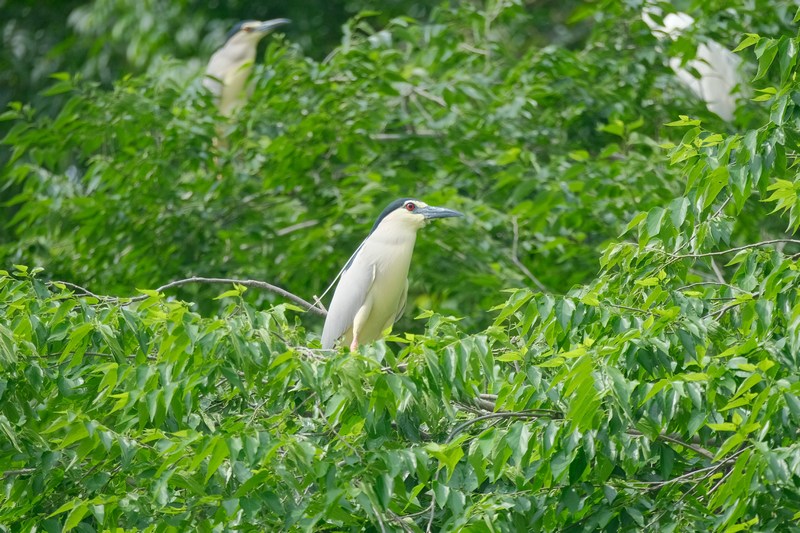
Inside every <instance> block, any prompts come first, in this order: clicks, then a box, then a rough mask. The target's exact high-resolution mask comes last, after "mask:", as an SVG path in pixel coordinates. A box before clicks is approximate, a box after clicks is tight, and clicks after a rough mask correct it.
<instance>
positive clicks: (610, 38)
mask: <svg viewBox="0 0 800 533" xmlns="http://www.w3.org/2000/svg"><path fill="white" fill-rule="evenodd" d="M598 9H599V13H601V14H602V17H601V18H600V21H599V22H598V23H597V25H596V28H595V30H594V33H593V34H592V36H591V38H590V39H589V40H588V41H587V44H586V46H585V48H584V49H582V50H579V51H573V50H568V49H565V48H559V47H546V48H530V49H529V41H528V40H525V39H519V38H518V37H517V36H518V35H526V33H525V32H524V31H522V29H524V28H525V27H526V26H528V25H529V24H530V23H531V17H532V15H531V14H529V13H527V12H526V11H524V10H523V9H522V7H521V6H519V5H516V4H514V3H504V2H499V3H497V4H493V5H490V6H489V8H487V9H486V10H481V9H477V8H475V7H471V6H468V5H467V6H462V7H460V8H459V9H450V8H442V9H440V10H438V11H437V12H436V13H435V15H434V16H433V18H432V20H431V21H430V22H429V23H426V24H418V23H416V22H414V21H411V20H409V19H396V20H394V21H393V22H392V23H391V24H389V25H388V26H387V27H385V28H383V29H380V30H378V29H374V28H373V27H372V26H370V25H369V24H368V19H357V20H354V21H353V22H352V23H351V24H350V25H349V26H348V27H347V28H345V30H346V31H345V36H344V38H343V42H342V45H341V46H340V47H339V48H338V49H336V50H335V51H334V52H333V53H332V54H331V55H330V56H329V57H328V58H327V59H326V61H323V62H317V61H314V60H311V59H309V58H307V57H305V56H304V55H303V54H302V53H301V52H300V51H299V50H298V49H297V48H295V47H292V46H288V45H286V44H285V43H278V42H274V41H273V42H271V44H270V45H269V47H268V49H267V52H266V57H265V59H264V65H259V68H258V69H257V72H256V76H255V77H256V81H257V83H256V87H255V91H254V95H253V98H252V101H251V104H250V105H249V106H248V107H247V108H246V109H244V110H243V112H242V113H241V114H240V115H239V116H238V117H237V119H236V121H234V122H233V123H231V124H227V125H225V126H223V127H222V129H223V130H225V135H224V136H225V139H224V142H221V143H219V144H216V145H215V141H214V139H215V135H217V127H216V126H217V125H218V124H219V123H220V122H221V121H222V120H223V119H221V117H219V116H217V115H216V114H215V111H214V109H213V106H212V105H211V103H210V101H209V99H208V96H207V95H206V94H205V93H204V92H203V91H200V90H198V88H199V87H198V83H197V80H196V79H195V80H194V82H193V84H191V85H189V86H188V87H187V86H185V82H183V81H180V82H179V81H178V80H177V79H176V78H175V77H174V76H172V75H171V74H170V73H171V72H172V70H173V66H174V64H173V63H169V64H162V68H161V69H160V70H159V69H158V68H155V67H154V72H153V73H151V75H149V76H146V77H132V78H127V79H124V80H121V81H119V82H118V83H117V84H116V88H115V89H114V90H113V91H106V90H103V89H100V88H98V87H97V86H96V85H93V84H92V83H89V82H85V81H77V80H76V79H75V78H73V77H68V76H66V75H65V76H62V79H60V81H59V82H58V83H57V84H56V85H55V86H54V87H52V88H51V92H52V93H62V94H67V95H68V96H69V100H68V102H67V103H66V105H64V107H63V108H62V110H61V112H60V114H59V115H58V116H57V117H55V118H52V119H51V118H48V117H46V116H43V115H41V114H38V113H36V111H35V110H33V109H31V108H28V107H25V106H23V105H21V104H20V105H18V106H16V107H15V108H14V109H12V110H11V111H9V112H8V113H7V114H6V115H5V118H6V119H7V120H10V119H13V120H15V122H14V125H13V127H12V129H11V132H10V133H9V135H8V136H7V137H6V139H5V143H6V144H7V145H9V146H10V147H12V149H13V151H12V157H11V159H12V161H11V163H10V165H8V166H7V167H6V169H5V171H6V176H7V181H6V187H8V188H7V189H6V191H7V194H11V193H13V197H12V198H10V199H9V202H8V203H7V205H6V207H5V210H6V214H7V216H8V219H9V222H8V223H7V227H8V228H9V229H10V235H9V237H10V238H9V240H7V241H5V244H3V243H0V254H1V255H2V256H3V257H4V258H5V262H6V263H7V264H10V263H21V264H29V265H46V266H47V269H48V273H49V274H48V275H50V276H52V277H53V278H55V279H59V278H60V279H65V280H69V281H71V282H75V283H79V284H83V285H87V286H90V287H92V288H93V289H94V290H96V291H98V292H102V293H108V294H120V295H125V294H130V291H131V288H132V287H155V286H159V285H161V284H163V283H165V282H167V281H170V280H172V279H176V278H181V277H187V276H189V275H194V274H199V275H213V276H232V277H254V278H257V279H267V280H270V281H273V282H276V283H279V284H282V285H284V286H286V287H287V288H289V289H290V290H294V292H297V293H301V294H303V295H304V296H306V297H308V298H310V297H311V295H313V294H319V293H321V292H322V290H323V289H324V288H325V287H326V286H327V283H328V282H329V281H330V279H331V277H332V276H333V274H334V273H335V272H336V271H337V270H338V265H339V264H341V263H342V262H344V261H345V260H346V258H347V257H348V256H349V253H350V251H351V250H353V249H355V247H356V246H357V244H358V242H359V241H360V240H361V239H362V238H363V236H364V234H365V233H366V231H367V228H369V226H370V224H371V221H372V220H373V219H374V217H375V216H376V214H377V213H378V212H379V211H380V209H381V207H382V206H383V205H385V204H387V203H388V202H389V201H391V200H392V199H394V198H397V197H403V196H421V197H423V198H424V199H426V200H428V201H430V202H431V203H443V204H446V205H450V206H451V207H455V208H461V209H462V210H464V211H467V212H468V213H469V214H470V217H469V218H468V220H467V224H465V225H462V226H461V227H459V228H458V229H455V230H454V229H451V226H452V225H441V227H438V228H436V231H435V232H430V234H429V235H425V236H424V237H423V238H421V239H420V243H419V253H418V254H417V260H416V261H415V265H418V270H415V272H416V271H420V272H425V276H419V278H420V279H418V280H416V279H415V280H413V281H414V283H412V291H413V294H412V302H413V301H415V299H416V301H418V302H419V303H420V304H422V305H423V306H425V307H427V306H429V305H430V304H431V303H435V304H436V305H437V306H439V308H442V306H444V307H443V308H444V309H449V310H453V311H455V310H456V309H457V310H458V311H459V312H460V314H462V315H465V316H468V317H471V319H473V320H475V321H476V323H477V324H478V325H484V326H485V325H486V324H487V323H488V321H487V320H485V319H483V318H481V317H482V315H481V313H480V310H481V309H484V308H486V307H487V306H488V305H491V303H493V302H494V301H495V300H494V294H496V292H497V290H498V289H501V288H504V287H507V286H509V285H518V284H519V283H520V282H523V281H524V282H528V279H527V277H526V273H525V272H524V271H521V270H520V269H519V268H518V267H517V265H516V264H515V259H516V257H514V256H515V255H516V256H518V257H519V259H520V260H522V262H523V263H526V264H529V265H530V264H535V265H536V268H535V271H536V273H535V275H536V277H537V278H538V280H537V281H539V282H541V286H542V287H546V288H547V289H549V290H554V291H557V292H560V291H564V290H567V289H568V288H569V287H571V286H572V285H573V284H574V283H576V282H584V281H586V280H588V279H591V278H592V277H593V276H594V274H595V271H596V259H595V258H596V256H597V254H598V252H599V250H602V248H603V247H604V246H605V245H606V244H607V243H608V242H610V241H611V240H612V239H614V238H616V237H617V236H618V235H619V233H620V232H621V231H622V229H624V227H625V225H626V224H627V222H628V221H629V220H630V219H631V217H633V216H634V215H635V214H636V213H637V212H638V211H640V210H643V209H648V208H650V207H653V206H656V205H661V204H663V203H665V202H668V201H669V200H671V199H672V198H673V197H675V196H676V195H677V194H679V193H680V190H681V180H680V176H679V174H678V173H677V172H675V171H674V170H671V169H667V168H665V166H664V165H663V158H662V156H661V150H660V149H659V148H658V145H659V144H660V143H662V142H663V139H662V138H661V137H662V136H667V138H670V136H674V133H673V131H668V130H664V128H663V127H662V126H661V124H662V123H663V122H668V121H669V120H671V119H674V118H676V117H677V114H678V112H679V111H678V109H683V110H684V112H685V109H686V108H690V107H691V108H692V109H693V110H694V111H695V112H697V113H699V114H700V115H701V116H703V117H705V118H707V119H708V120H711V121H712V123H714V122H713V121H714V117H713V115H710V114H709V113H708V112H706V111H704V108H703V107H702V104H701V103H697V102H695V103H694V104H691V105H690V104H688V103H687V98H686V97H687V96H688V93H687V91H686V89H685V88H683V87H682V86H681V85H680V84H679V83H677V81H676V80H675V78H674V76H673V74H672V72H671V70H669V69H667V68H665V67H664V58H663V56H661V55H659V54H657V53H655V49H656V46H657V44H658V43H657V41H656V39H655V38H654V37H653V36H652V35H650V33H649V31H648V30H647V28H646V26H645V25H644V24H643V23H642V22H641V21H640V20H639V13H638V12H636V11H623V10H622V7H621V6H619V5H616V3H614V2H611V3H609V4H608V5H603V6H600V7H599V8H598ZM612 15H616V16H612ZM581 16H587V14H586V13H584V12H582V13H581ZM764 20H765V21H766V22H765V24H766V23H767V22H768V21H769V20H770V19H769V18H768V17H764ZM628 24H630V27H631V28H632V29H633V30H635V31H631V32H621V31H619V29H620V26H626V25H628ZM703 27H704V26H703V25H702V24H700V23H698V31H700V30H701V29H702V28H703ZM666 80H670V81H669V83H668V82H667V81H666ZM656 95H657V98H656ZM756 115H757V114H756ZM644 117H647V119H645V118H644ZM748 117H750V115H749V114H747V113H745V117H744V118H743V120H745V119H747V118H748ZM717 123H718V122H717ZM677 140H678V138H677V137H675V139H674V141H676V142H677ZM456 232H457V233H456ZM456 235H458V236H459V238H456ZM452 257H456V258H458V259H459V260H460V264H459V268H458V269H454V268H444V269H443V268H440V266H441V265H444V264H447V260H446V258H452ZM336 258H338V259H336ZM412 277H417V276H415V275H414V273H413V272H412ZM463 285H467V286H470V287H474V288H475V290H472V291H461V292H460V293H459V294H453V289H454V288H455V287H458V286H463ZM181 294H182V295H183V296H184V297H186V298H188V299H191V300H194V301H196V302H200V303H202V302H207V301H210V299H211V297H212V296H213V294H212V293H210V292H203V291H202V289H201V290H200V291H199V292H197V291H185V292H182V293H181Z"/></svg>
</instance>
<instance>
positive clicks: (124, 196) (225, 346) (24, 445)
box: [0, 1, 800, 532]
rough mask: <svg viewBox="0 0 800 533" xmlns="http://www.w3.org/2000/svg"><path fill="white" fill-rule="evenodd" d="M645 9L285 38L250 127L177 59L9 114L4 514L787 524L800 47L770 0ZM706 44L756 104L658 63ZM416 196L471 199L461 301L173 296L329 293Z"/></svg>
mask: <svg viewBox="0 0 800 533" xmlns="http://www.w3.org/2000/svg"><path fill="white" fill-rule="evenodd" d="M634 7H635V8H636V9H633V8H631V9H630V10H628V8H627V7H626V6H625V5H623V4H620V3H618V2H610V1H609V2H599V3H596V4H594V3H591V4H585V5H581V6H579V7H578V8H576V9H575V11H574V12H573V13H572V21H573V22H575V23H578V21H583V22H581V24H584V25H585V26H580V27H576V29H575V32H579V31H585V32H587V33H586V35H585V39H584V40H583V41H581V43H582V44H581V46H580V47H575V48H568V47H560V46H548V47H531V46H530V43H531V39H530V38H529V37H530V35H529V34H527V33H526V32H524V31H521V30H520V31H518V30H519V29H520V28H524V27H526V25H528V24H529V23H530V22H531V16H532V14H531V13H527V12H526V11H525V10H524V9H523V8H522V6H521V5H518V4H516V3H509V4H504V3H498V4H493V3H490V4H487V5H486V6H484V7H479V6H470V5H461V6H460V7H457V8H451V7H441V8H439V9H438V10H437V11H436V12H435V13H434V14H433V15H432V16H431V19H430V20H429V21H428V22H426V23H418V22H416V21H414V20H411V19H409V18H397V19H393V20H392V21H391V22H389V23H388V24H386V25H378V24H374V23H373V22H372V21H371V19H370V18H369V17H368V16H364V17H361V18H357V19H354V20H352V21H351V22H350V23H349V24H348V26H347V27H346V28H345V31H344V37H343V40H342V44H341V46H340V47H338V48H337V49H336V50H335V51H334V52H333V53H331V54H330V55H329V56H328V57H327V58H326V60H325V61H321V62H319V61H315V60H313V59H309V58H308V57H306V56H305V55H304V54H303V53H301V51H300V50H299V49H298V48H296V47H294V46H292V45H290V44H287V43H286V42H283V41H272V42H270V44H269V45H268V47H267V51H266V56H265V60H264V64H260V65H258V66H257V69H256V73H255V76H256V77H255V80H256V86H255V91H254V95H253V99H252V100H251V102H250V104H248V106H247V107H246V108H245V109H243V110H242V112H241V114H240V115H239V116H237V117H236V119H235V120H233V121H231V122H221V118H220V117H218V116H217V115H216V113H215V111H214V108H213V105H212V104H211V102H210V99H209V98H208V95H206V94H205V93H204V92H203V91H201V90H200V89H199V84H198V83H197V80H192V81H191V82H190V83H188V84H187V83H186V82H184V81H182V80H179V79H178V78H176V77H174V76H171V75H170V74H169V71H170V70H171V69H169V68H167V67H168V66H169V63H166V62H165V63H162V64H161V67H154V68H153V69H152V71H151V72H150V73H149V74H148V75H146V76H142V77H137V76H131V77H127V78H124V79H121V80H119V81H117V82H115V84H114V88H113V90H106V89H103V88H101V87H100V86H98V85H96V84H94V83H92V82H89V81H86V80H84V79H81V78H80V77H78V76H72V75H67V74H65V75H62V76H60V77H59V79H58V80H57V82H56V83H55V85H54V86H53V87H52V88H51V89H50V92H51V93H52V94H54V95H59V94H60V95H67V97H68V101H67V103H66V104H65V105H64V106H63V107H62V108H61V110H60V112H59V114H58V115H57V116H54V117H48V116H46V115H45V114H44V113H42V112H40V111H37V110H36V109H34V108H33V107H31V106H29V105H23V104H19V105H15V106H12V107H11V108H10V110H9V111H8V112H7V113H6V114H5V115H4V116H3V118H4V119H5V120H8V121H10V124H11V128H10V132H9V134H8V135H7V137H6V138H5V140H4V144H5V145H7V146H8V147H9V148H10V149H11V150H10V153H9V160H10V162H9V164H8V165H7V166H6V167H5V168H4V174H5V177H6V178H7V181H6V182H5V185H4V187H5V189H4V190H5V191H7V192H9V193H10V191H13V197H10V198H8V201H7V202H6V205H5V206H4V208H5V209H6V212H7V213H8V215H9V217H8V222H7V223H6V226H5V227H7V228H8V229H9V230H10V232H11V235H9V236H8V237H6V238H4V240H3V241H2V242H0V247H1V248H0V251H2V255H3V257H4V262H5V263H6V264H7V265H13V264H17V265H22V264H27V265H32V266H30V267H25V266H14V267H13V268H12V266H8V267H7V270H8V271H0V316H2V317H3V320H2V321H0V431H2V434H3V435H4V437H5V438H4V439H0V472H2V483H3V497H2V499H1V500H0V524H2V526H0V529H4V530H9V531H11V530H28V529H31V528H33V527H38V528H40V529H43V530H47V531H57V530H71V529H76V530H81V531H99V530H113V529H116V528H121V529H123V530H152V531H156V530H157V531H162V530H163V531H167V530H170V531H172V530H180V531H183V530H198V531H211V530H227V529H248V530H250V529H252V530H267V531H272V530H308V531H311V530H324V529H328V530H364V529H366V530H381V531H388V530H392V531H400V530H402V531H461V530H464V531H561V530H570V531H595V530H609V531H619V530H624V531H628V530H642V531H727V532H734V531H743V530H760V531H787V530H792V528H796V525H795V524H796V522H797V518H798V517H800V499H799V498H798V494H800V485H798V480H800V461H798V459H797V458H798V457H800V450H798V444H797V434H798V431H800V380H798V376H800V359H798V354H800V299H799V298H800V292H799V291H798V288H800V274H799V273H798V264H797V259H798V257H800V239H794V238H793V234H794V232H795V231H796V230H797V228H798V227H800V207H798V202H800V195H798V191H799V190H800V185H798V179H797V171H796V170H797V153H798V141H800V135H799V134H798V132H800V126H799V125H800V122H799V119H800V99H798V98H797V94H798V85H797V80H796V78H797V60H798V51H797V44H798V38H797V37H796V36H794V35H789V33H788V32H787V30H786V25H787V23H788V20H787V8H786V6H773V5H771V4H769V5H767V4H764V5H761V4H760V3H759V4H757V3H753V5H750V4H748V5H747V6H736V11H735V14H736V15H737V16H736V17H731V16H730V13H729V12H715V11H713V10H712V9H711V8H710V7H707V6H706V7H697V8H696V10H694V11H692V16H694V17H695V19H696V21H697V22H696V24H695V26H693V29H692V33H691V35H689V36H686V37H685V38H684V37H682V38H681V39H678V40H677V41H675V43H673V44H670V45H665V44H664V43H662V42H659V41H657V40H656V39H655V38H654V37H653V36H652V35H650V33H649V31H648V30H647V28H646V26H645V25H644V24H643V23H642V22H641V20H640V11H639V9H640V6H634ZM793 15H794V13H789V14H788V16H789V17H791V16H793ZM590 23H591V24H590ZM711 37H713V38H714V39H716V40H718V41H719V42H723V43H726V44H727V45H728V46H729V47H730V48H735V47H736V46H737V45H738V50H739V53H741V54H743V57H744V58H745V59H746V60H748V61H750V62H751V63H752V68H751V72H750V79H751V80H752V85H753V89H754V95H755V96H754V98H753V101H752V102H748V103H743V105H742V106H741V108H740V109H739V111H738V113H737V119H736V123H735V124H731V125H725V124H722V123H721V122H720V121H719V119H718V118H716V117H715V116H713V115H711V114H710V113H709V112H708V111H706V110H705V109H704V108H703V107H702V102H697V101H695V100H692V95H691V94H690V93H688V91H687V90H686V89H685V88H683V87H682V86H681V85H680V84H679V83H678V82H677V81H676V80H675V78H674V76H673V74H672V72H671V70H670V69H669V68H668V66H667V61H666V60H665V56H664V54H673V55H678V56H682V57H684V59H688V58H691V54H692V52H691V48H692V47H691V46H690V45H691V44H692V43H695V42H697V41H702V40H705V39H708V38H711ZM573 42H574V41H573ZM664 48H668V49H664ZM159 68H163V69H164V70H159ZM173 72H174V71H173ZM409 191H412V193H413V194H417V195H419V196H421V197H423V198H424V199H426V200H428V201H430V202H432V203H437V204H443V205H448V206H451V207H455V208H458V209H461V210H463V211H467V212H468V213H469V216H468V217H467V218H466V220H465V221H459V222H453V221H451V223H445V224H439V225H437V226H436V227H433V228H429V229H427V230H424V232H422V233H421V234H420V238H419V242H418V249H417V252H416V255H415V260H414V265H413V266H412V283H411V287H412V293H411V295H410V296H411V298H410V300H409V307H410V308H412V309H415V311H418V310H419V309H430V308H433V309H435V310H436V312H433V311H424V312H423V313H422V314H421V316H419V317H418V318H417V319H415V320H413V321H412V319H411V318H410V316H409V317H407V318H406V319H405V320H404V321H402V322H401V323H400V324H398V326H397V327H396V328H395V335H396V336H394V337H390V338H389V339H387V341H380V342H378V343H375V344H373V345H370V346H366V347H363V348H361V349H360V351H359V352H358V353H349V352H346V351H337V352H324V351H322V350H319V349H318V346H319V343H318V340H317V339H318V337H317V333H316V332H317V331H318V330H319V322H318V321H317V320H316V319H313V318H306V317H305V316H304V315H303V314H301V313H300V311H301V310H300V309H298V308H296V307H294V306H292V305H288V304H279V302H280V299H279V298H278V297H276V296H274V295H272V294H267V293H264V292H259V291H257V290H255V289H252V288H248V289H246V290H245V287H244V286H242V285H235V286H233V287H224V288H220V287H219V286H212V285H203V284H193V285H186V286H184V287H182V288H181V289H180V292H178V293H177V298H173V297H172V296H171V295H170V296H167V295H165V294H163V293H160V292H157V291H154V290H151V289H152V288H153V287H157V286H160V285H162V284H164V283H166V282H168V281H170V280H172V279H178V278H184V277H189V276H191V275H195V274H197V275H208V276H217V277H220V276H229V277H237V278H255V279H263V280H267V281H270V282H275V283H278V284H279V285H281V286H283V287H286V288H287V289H289V290H291V291H292V292H295V293H298V294H300V295H302V296H304V297H307V298H310V296H311V295H313V294H319V293H320V292H321V291H322V290H323V289H324V288H325V286H326V285H327V283H328V282H329V281H330V279H331V278H332V276H333V275H334V274H335V272H336V271H337V270H338V268H339V267H340V265H341V264H342V263H343V262H344V261H345V260H346V259H347V257H348V256H349V254H350V253H351V251H352V250H353V249H354V248H355V246H357V243H358V242H359V240H360V239H362V238H363V236H364V234H365V233H366V231H367V229H368V227H369V225H370V222H371V220H372V219H373V218H374V216H375V215H376V213H377V212H378V211H379V210H380V208H381V207H382V205H383V204H385V203H387V202H388V201H389V200H390V199H392V198H394V197H398V196H406V195H408V194H409ZM598 263H599V266H598ZM40 265H41V266H44V267H45V270H42V269H40V268H38V267H39V266H40ZM525 265H529V267H526V266H525ZM527 268H530V270H532V271H533V272H532V273H531V272H528V271H527ZM57 279H63V280H65V281H67V282H70V284H62V283H59V282H57V281H54V280H57ZM71 283H78V284H80V285H86V286H87V287H91V289H92V290H93V292H94V293H96V294H116V295H121V296H133V295H134V294H135V289H137V288H139V289H140V290H141V297H140V298H138V299H136V300H131V299H126V298H108V297H98V296H96V295H95V294H89V295H87V294H84V293H83V292H82V291H80V290H77V289H74V286H73V285H72V284H71ZM536 284H539V285H540V287H538V288H535V289H534V288H525V286H526V285H531V286H533V285H536ZM509 287H514V288H511V289H509ZM503 289H506V292H505V293H501V292H500V291H501V290H503ZM189 302H192V303H189ZM423 328H424V331H423Z"/></svg>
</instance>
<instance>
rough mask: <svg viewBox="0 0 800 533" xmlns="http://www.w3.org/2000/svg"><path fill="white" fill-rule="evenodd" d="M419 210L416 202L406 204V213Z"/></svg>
mask: <svg viewBox="0 0 800 533" xmlns="http://www.w3.org/2000/svg"><path fill="white" fill-rule="evenodd" d="M416 208H417V205H416V204H415V203H414V202H407V203H406V211H413V210H414V209H416Z"/></svg>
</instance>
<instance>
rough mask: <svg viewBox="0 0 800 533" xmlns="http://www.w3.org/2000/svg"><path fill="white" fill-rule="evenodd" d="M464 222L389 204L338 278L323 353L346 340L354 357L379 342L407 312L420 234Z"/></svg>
mask: <svg viewBox="0 0 800 533" xmlns="http://www.w3.org/2000/svg"><path fill="white" fill-rule="evenodd" d="M460 216H463V215H462V214H461V213H459V212H458V211H453V210H452V209H445V208H444V207H433V206H430V205H428V204H426V203H424V202H421V201H419V200H413V199H411V198H402V199H400V200H396V201H394V202H392V203H391V204H389V206H388V207H386V209H384V210H383V212H382V213H381V214H380V216H379V217H378V220H376V221H375V225H373V226H372V231H370V233H369V235H368V236H367V238H366V239H365V240H364V241H363V242H362V243H361V245H360V246H359V247H358V248H357V249H356V251H355V253H353V255H352V256H351V257H350V260H349V261H347V264H346V265H345V266H344V268H343V269H342V271H341V272H340V274H341V279H340V280H339V284H338V285H337V286H336V290H335V291H334V293H333V299H332V300H331V305H330V308H329V309H328V315H327V317H326V318H325V326H324V327H323V329H322V347H323V348H324V349H326V350H328V349H331V348H333V345H334V344H335V343H336V341H337V340H338V339H339V338H340V337H342V336H344V342H345V344H346V345H348V346H350V351H353V352H354V351H355V350H356V348H357V347H358V345H359V344H365V343H369V342H372V341H374V340H377V339H379V338H380V337H381V336H382V335H383V332H384V331H386V330H387V329H389V328H390V327H391V326H392V324H394V323H395V321H396V320H397V319H398V318H399V317H400V315H401V314H402V313H403V309H404V308H405V305H406V296H407V294H408V267H409V266H410V264H411V255H412V254H413V253H414V243H415V242H416V239H417V230H419V229H420V228H422V227H423V226H424V225H425V224H426V223H428V221H430V220H433V219H435V218H448V217H460Z"/></svg>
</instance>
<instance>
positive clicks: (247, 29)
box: [244, 27, 253, 33]
mask: <svg viewBox="0 0 800 533" xmlns="http://www.w3.org/2000/svg"><path fill="white" fill-rule="evenodd" d="M244 31H246V32H247V33H251V32H252V31H253V28H250V27H247V28H245V29H244Z"/></svg>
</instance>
